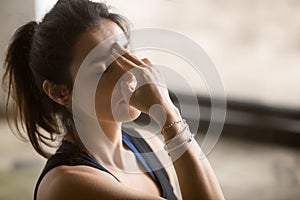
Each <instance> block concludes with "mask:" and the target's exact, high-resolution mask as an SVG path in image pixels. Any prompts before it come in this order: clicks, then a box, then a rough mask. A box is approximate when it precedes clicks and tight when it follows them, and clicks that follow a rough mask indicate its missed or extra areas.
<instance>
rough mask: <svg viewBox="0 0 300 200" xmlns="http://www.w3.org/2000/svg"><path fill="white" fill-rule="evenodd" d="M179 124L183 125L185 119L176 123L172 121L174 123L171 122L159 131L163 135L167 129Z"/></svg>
mask: <svg viewBox="0 0 300 200" xmlns="http://www.w3.org/2000/svg"><path fill="white" fill-rule="evenodd" d="M180 122H183V123H184V124H185V119H182V120H178V121H174V122H171V123H170V124H169V125H167V126H164V127H163V128H162V129H161V134H164V132H165V131H166V130H167V129H169V128H171V127H173V126H175V125H176V124H179V123H180Z"/></svg>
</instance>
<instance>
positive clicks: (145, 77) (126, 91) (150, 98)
mask: <svg viewBox="0 0 300 200" xmlns="http://www.w3.org/2000/svg"><path fill="white" fill-rule="evenodd" d="M113 48H114V49H115V50H114V51H113V54H114V55H115V57H116V60H115V61H114V62H113V63H112V65H119V66H122V67H123V68H125V69H126V70H127V73H129V74H130V76H131V78H130V79H131V80H130V81H123V82H122V83H121V89H122V94H123V97H124V98H125V101H127V102H128V103H129V104H130V105H132V106H134V107H135V108H137V109H139V110H140V111H141V112H143V113H146V114H149V115H150V116H151V117H153V118H154V120H156V121H165V120H166V118H168V117H171V116H173V115H178V113H179V112H178V109H177V108H176V107H175V105H174V104H173V102H172V101H171V99H170V96H169V93H168V89H167V86H166V83H165V80H164V77H163V76H162V74H161V73H160V71H159V70H158V69H157V68H156V67H155V66H154V65H153V64H152V63H151V62H150V61H149V60H148V59H146V58H144V59H138V58H137V57H136V56H134V55H132V54H131V53H129V52H127V51H126V50H125V49H124V48H122V47H121V46H120V45H118V44H117V43H115V44H114V47H113ZM133 81H136V87H134V86H133V85H132V84H130V82H133ZM153 105H156V109H154V110H155V111H154V112H151V111H150V108H151V107H152V106H153ZM157 105H158V106H157ZM149 111H150V112H149ZM162 117H164V119H163V118H162ZM174 118H177V119H178V117H176V116H174ZM177 119H175V120H177Z"/></svg>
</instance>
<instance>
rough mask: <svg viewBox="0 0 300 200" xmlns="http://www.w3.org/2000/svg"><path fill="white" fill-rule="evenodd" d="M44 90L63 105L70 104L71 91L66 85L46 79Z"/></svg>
mask: <svg viewBox="0 0 300 200" xmlns="http://www.w3.org/2000/svg"><path fill="white" fill-rule="evenodd" d="M43 90H44V92H45V93H46V94H47V95H48V96H49V97H50V99H52V100H53V101H55V102H56V103H58V104H60V105H63V106H67V105H68V104H69V100H70V99H69V96H70V95H69V94H70V92H69V89H68V88H67V86H66V85H58V84H54V83H51V82H50V81H48V80H45V81H44V82H43Z"/></svg>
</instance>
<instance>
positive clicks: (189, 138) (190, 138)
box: [167, 134, 195, 156]
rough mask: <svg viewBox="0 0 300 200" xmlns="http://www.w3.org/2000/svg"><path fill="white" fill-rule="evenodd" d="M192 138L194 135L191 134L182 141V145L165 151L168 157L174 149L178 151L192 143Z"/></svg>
mask: <svg viewBox="0 0 300 200" xmlns="http://www.w3.org/2000/svg"><path fill="white" fill-rule="evenodd" d="M194 136H195V135H194V134H191V135H190V136H189V137H188V138H187V139H186V140H184V141H183V142H182V143H180V144H179V145H177V146H176V147H173V148H171V149H167V152H168V155H169V156H170V152H171V151H174V150H176V149H179V148H180V147H182V146H184V145H185V144H187V143H190V142H192V141H193V138H194Z"/></svg>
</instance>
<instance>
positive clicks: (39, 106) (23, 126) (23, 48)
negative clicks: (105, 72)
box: [3, 21, 58, 157]
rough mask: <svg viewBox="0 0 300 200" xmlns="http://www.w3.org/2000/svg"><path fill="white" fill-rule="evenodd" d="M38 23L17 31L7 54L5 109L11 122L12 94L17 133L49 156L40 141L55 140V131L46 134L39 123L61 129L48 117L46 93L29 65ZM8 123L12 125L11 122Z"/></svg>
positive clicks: (44, 126) (49, 127) (28, 24)
mask: <svg viewBox="0 0 300 200" xmlns="http://www.w3.org/2000/svg"><path fill="white" fill-rule="evenodd" d="M36 26H37V23H36V22H34V21H33V22H29V23H27V24H25V25H23V26H22V27H20V28H19V29H18V30H17V31H16V32H15V34H14V36H13V38H12V40H11V43H10V45H9V47H8V51H7V54H6V58H5V63H4V66H5V68H6V69H5V70H6V71H5V73H4V76H3V86H4V89H5V90H6V92H7V98H6V113H7V119H8V122H10V117H9V115H8V113H9V112H8V111H9V105H10V98H12V99H13V100H14V102H13V107H12V110H13V113H12V114H13V121H14V127H15V128H16V132H17V134H18V135H19V136H21V138H22V139H27V138H28V139H29V140H30V142H31V143H32V145H33V147H34V149H35V150H36V151H37V152H38V153H39V154H41V155H42V156H44V157H49V154H48V153H46V152H45V151H44V150H43V148H42V146H41V142H42V143H44V144H47V145H48V144H49V143H47V142H46V141H47V140H52V141H53V136H52V134H50V135H51V136H50V137H46V136H44V135H43V134H42V133H41V132H40V130H38V125H40V126H41V127H43V128H45V129H46V130H47V131H49V132H50V133H54V132H56V133H58V131H57V128H55V127H54V126H53V123H52V124H51V117H50V118H48V119H47V112H45V109H44V108H45V106H44V105H43V103H42V102H41V101H42V99H43V98H44V95H45V94H43V93H42V92H41V90H40V89H39V88H38V87H37V85H36V82H35V77H34V74H33V72H32V69H31V68H30V52H31V45H32V40H33V36H34V32H35V28H36ZM49 122H50V123H49ZM9 124H10V125H11V123H9ZM54 124H55V122H54ZM22 130H23V131H24V130H25V132H26V133H27V136H28V137H25V136H24V135H23V134H22ZM48 146H49V145H48Z"/></svg>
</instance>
